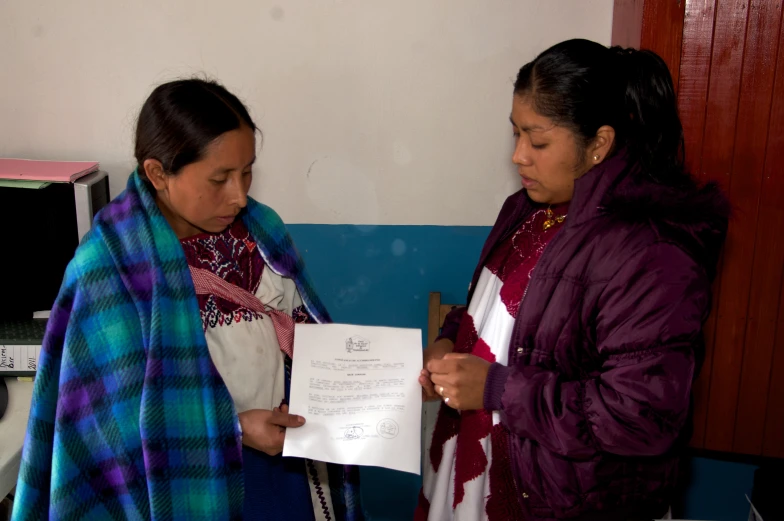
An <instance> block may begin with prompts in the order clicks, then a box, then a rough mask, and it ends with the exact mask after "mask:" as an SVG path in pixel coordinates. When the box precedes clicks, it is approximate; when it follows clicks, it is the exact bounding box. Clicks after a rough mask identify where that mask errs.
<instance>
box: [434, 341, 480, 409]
mask: <svg viewBox="0 0 784 521" xmlns="http://www.w3.org/2000/svg"><path fill="white" fill-rule="evenodd" d="M427 370H428V371H430V379H431V380H432V382H433V385H434V386H435V388H436V392H437V393H438V394H439V395H441V398H442V399H443V400H444V403H446V404H447V405H448V406H450V407H452V408H453V409H459V410H461V411H473V410H476V409H481V408H483V406H484V395H485V381H486V380H487V372H488V371H489V370H490V362H488V361H487V360H483V359H482V358H479V357H478V356H474V355H468V354H464V353H449V354H447V355H444V358H442V359H441V360H430V361H429V362H428V363H427Z"/></svg>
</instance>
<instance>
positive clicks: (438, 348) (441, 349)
mask: <svg viewBox="0 0 784 521" xmlns="http://www.w3.org/2000/svg"><path fill="white" fill-rule="evenodd" d="M454 348H455V344H454V343H453V342H452V341H451V340H449V339H447V338H442V339H441V340H436V341H435V342H433V343H432V344H430V345H429V346H427V348H425V352H424V363H423V364H422V372H421V373H420V374H419V385H421V386H422V401H424V402H429V401H433V400H440V399H441V397H440V396H439V395H438V393H437V392H436V389H435V386H433V382H432V381H431V380H430V371H428V370H427V369H425V367H427V363H428V362H429V361H430V360H441V359H442V358H444V355H445V354H447V353H451V352H452V351H453V350H454Z"/></svg>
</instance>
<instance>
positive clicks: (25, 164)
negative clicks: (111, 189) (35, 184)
mask: <svg viewBox="0 0 784 521" xmlns="http://www.w3.org/2000/svg"><path fill="white" fill-rule="evenodd" d="M96 170H98V163H95V162H92V161H34V160H31V159H2V158H0V179H16V180H25V181H51V182H60V183H72V182H74V181H76V180H77V179H79V178H80V177H83V176H85V175H87V174H90V173H92V172H95V171H96Z"/></svg>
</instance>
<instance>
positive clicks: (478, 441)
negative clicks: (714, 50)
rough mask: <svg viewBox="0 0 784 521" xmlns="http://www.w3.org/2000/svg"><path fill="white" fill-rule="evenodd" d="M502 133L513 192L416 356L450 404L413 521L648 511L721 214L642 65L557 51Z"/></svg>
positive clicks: (657, 84) (672, 444) (684, 414)
mask: <svg viewBox="0 0 784 521" xmlns="http://www.w3.org/2000/svg"><path fill="white" fill-rule="evenodd" d="M510 120H511V124H512V130H513V132H514V136H515V151H514V155H513V156H512V161H513V162H514V164H515V165H517V170H518V173H519V175H520V178H521V180H522V187H523V189H522V190H521V191H520V192H518V193H516V194H514V195H512V196H511V197H510V198H509V199H508V200H507V201H506V203H505V204H504V206H503V208H502V209H501V213H500V214H499V216H498V220H497V221H496V224H495V226H494V227H493V230H492V232H491V233H490V237H489V238H488V240H487V243H486V244H485V247H484V250H483V251H482V255H481V258H480V261H479V264H478V266H477V269H476V272H475V273H474V277H473V281H472V283H471V289H470V292H469V295H468V302H469V305H468V308H463V309H458V310H456V311H454V312H452V313H451V314H450V315H449V317H448V319H447V321H446V324H445V326H444V329H443V333H442V336H441V337H440V338H439V340H438V341H436V342H435V343H434V344H433V345H431V346H429V347H428V348H427V350H426V352H425V369H424V370H423V371H422V376H421V378H420V382H421V383H422V385H423V388H424V391H425V395H426V396H427V398H429V399H441V400H442V401H443V404H442V406H441V408H440V411H439V414H438V418H437V420H436V426H435V430H434V434H433V437H432V439H431V440H428V442H429V451H428V458H427V461H426V465H425V467H426V468H425V475H424V484H423V490H422V494H421V495H420V503H419V506H418V508H417V513H416V518H417V519H421V520H424V519H428V520H431V521H453V520H454V521H473V520H483V519H487V520H489V521H498V520H517V519H531V520H551V519H577V520H582V521H587V520H597V521H598V520H602V521H615V520H618V521H621V520H623V521H626V520H630V519H652V518H661V517H663V516H665V515H667V512H668V509H669V505H670V502H671V500H672V494H673V491H674V485H675V480H676V474H677V468H678V457H679V454H680V452H681V450H682V448H683V447H684V446H685V444H686V443H687V442H688V437H689V435H690V426H689V423H690V409H691V407H690V401H691V388H692V382H693V380H694V378H695V376H696V374H697V372H698V369H699V365H700V360H701V358H702V352H703V340H702V325H703V322H704V321H705V319H706V317H707V315H708V312H709V310H710V301H711V291H710V288H711V280H712V279H713V277H714V275H715V269H716V263H717V259H718V255H719V250H720V248H721V245H722V243H723V241H724V237H725V234H726V228H727V218H728V213H729V206H728V203H727V201H726V199H725V197H724V196H723V195H722V193H721V191H720V190H719V189H718V188H717V187H716V186H714V185H707V186H704V187H700V186H698V184H697V183H696V181H695V180H694V179H693V178H692V177H691V176H690V175H689V173H688V172H686V171H685V170H684V164H683V130H682V127H681V123H680V120H679V118H678V109H677V106H676V98H675V94H674V90H673V84H672V78H671V77H670V74H669V71H668V70H667V66H666V65H665V63H664V62H663V61H662V59H661V58H659V57H658V56H657V55H656V54H654V53H652V52H648V51H635V50H631V49H621V48H610V49H608V48H607V47H604V46H602V45H599V44H597V43H594V42H590V41H587V40H571V41H567V42H563V43H561V44H558V45H556V46H554V47H552V48H550V49H548V50H547V51H545V52H543V53H542V54H541V55H539V56H538V57H537V58H536V59H535V60H534V61H532V62H531V63H528V64H527V65H525V66H524V67H523V68H522V69H520V73H519V75H518V77H517V81H516V82H515V87H514V97H513V103H512V113H511V117H510Z"/></svg>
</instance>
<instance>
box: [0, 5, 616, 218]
mask: <svg viewBox="0 0 784 521" xmlns="http://www.w3.org/2000/svg"><path fill="white" fill-rule="evenodd" d="M611 25H612V0H384V1H382V0H287V1H283V0H278V1H277V2H274V1H270V0H223V1H215V0H211V1H207V0H135V1H133V2H129V1H119V0H68V1H62V0H0V74H1V75H2V79H1V80H0V156H6V157H31V158H47V159H91V160H97V161H100V162H101V163H102V165H103V167H104V169H106V170H108V171H109V172H110V174H111V175H112V183H113V193H114V194H116V193H118V192H119V191H120V190H121V189H122V187H124V185H125V178H126V177H127V174H128V172H129V171H130V169H131V168H132V164H133V160H132V150H133V143H132V135H133V126H134V122H135V118H136V114H137V112H138V110H139V108H140V106H141V104H142V102H143V101H144V99H145V97H146V96H147V95H148V94H149V92H150V90H151V89H152V87H153V86H154V85H156V84H157V83H160V82H163V81H166V80H169V79H172V78H176V77H182V76H189V75H192V74H196V73H200V72H204V73H206V74H207V75H209V76H211V77H214V78H216V79H218V80H219V81H221V82H223V83H224V84H225V85H226V86H227V87H228V88H229V89H231V90H233V91H234V92H235V93H236V94H238V95H239V96H240V97H241V98H242V99H243V100H244V101H245V102H246V103H247V104H248V105H249V107H250V109H251V113H252V115H253V116H254V118H255V119H256V122H257V124H258V125H259V126H260V127H261V128H262V129H263V131H264V136H265V140H264V147H263V150H262V152H261V161H260V165H259V167H258V168H257V170H256V177H255V181H254V186H253V188H252V194H253V195H254V196H256V197H257V198H259V199H261V200H262V201H264V202H266V203H267V204H270V205H271V206H273V207H274V208H276V209H277V210H278V211H279V212H280V213H281V215H282V216H283V218H284V219H285V220H286V221H288V222H291V223H295V222H296V223H329V224H332V223H358V224H451V225H487V224H492V222H493V220H494V218H495V215H496V213H497V211H498V208H499V205H500V203H501V202H502V201H503V199H504V198H505V197H506V195H508V194H509V193H511V192H512V191H514V190H516V189H517V186H519V185H518V181H517V178H516V177H515V176H514V169H513V168H512V166H511V163H510V156H511V145H512V141H511V140H512V137H511V130H510V129H509V124H508V120H507V117H508V114H509V110H510V103H511V89H512V82H513V79H514V76H515V75H516V72H517V70H518V69H519V67H520V66H521V65H523V64H524V63H525V62H526V61H529V60H530V59H532V58H533V57H534V56H535V55H536V54H537V53H538V52H539V51H542V50H544V49H545V48H546V47H548V46H549V45H551V44H553V43H556V42H558V41H560V40H564V39H567V38H572V37H584V38H590V39H593V40H596V41H599V42H602V43H605V44H607V43H609V40H610V32H611Z"/></svg>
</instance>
